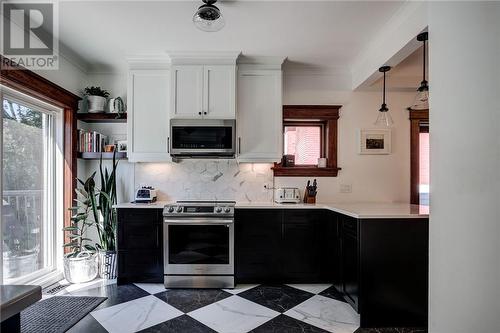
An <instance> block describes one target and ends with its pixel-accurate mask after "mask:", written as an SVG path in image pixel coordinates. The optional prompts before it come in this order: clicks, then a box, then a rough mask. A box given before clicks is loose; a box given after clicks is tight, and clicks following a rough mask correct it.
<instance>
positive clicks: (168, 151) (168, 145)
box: [167, 136, 170, 154]
mask: <svg viewBox="0 0 500 333" xmlns="http://www.w3.org/2000/svg"><path fill="white" fill-rule="evenodd" d="M167 153H169V154H170V137H169V136H167Z"/></svg>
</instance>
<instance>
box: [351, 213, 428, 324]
mask: <svg viewBox="0 0 500 333" xmlns="http://www.w3.org/2000/svg"><path fill="white" fill-rule="evenodd" d="M358 224H359V227H358V229H359V236H358V244H359V245H358V251H359V253H358V260H359V270H358V274H359V275H358V281H359V289H358V297H359V309H358V312H359V313H360V319H361V326H362V327H388V326H390V327H427V318H428V292H429V288H428V272H429V270H428V267H429V220H428V219H427V218H426V219H420V218H413V219H366V220H359V221H358Z"/></svg>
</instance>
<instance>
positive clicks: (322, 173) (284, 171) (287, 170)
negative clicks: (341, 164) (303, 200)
mask: <svg viewBox="0 0 500 333" xmlns="http://www.w3.org/2000/svg"><path fill="white" fill-rule="evenodd" d="M271 169H273V172H274V176H278V177H279V176H282V177H283V176H286V177H337V173H338V171H339V170H341V168H318V167H317V166H295V167H282V166H280V165H275V166H274V167H272V168H271Z"/></svg>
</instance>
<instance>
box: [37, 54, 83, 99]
mask: <svg viewBox="0 0 500 333" xmlns="http://www.w3.org/2000/svg"><path fill="white" fill-rule="evenodd" d="M34 72H35V73H37V74H38V75H40V76H43V77H44V78H46V79H47V80H49V81H51V82H53V83H55V84H57V85H59V86H61V87H63V88H64V89H66V90H68V91H70V92H72V93H73V94H76V95H78V96H81V95H82V91H83V88H85V83H86V82H87V73H86V72H85V70H84V69H82V68H81V67H80V66H79V65H75V64H74V63H73V62H71V61H69V60H67V59H66V58H64V57H63V56H61V57H59V69H57V70H36V71H34Z"/></svg>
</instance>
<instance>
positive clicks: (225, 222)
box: [164, 218, 234, 225]
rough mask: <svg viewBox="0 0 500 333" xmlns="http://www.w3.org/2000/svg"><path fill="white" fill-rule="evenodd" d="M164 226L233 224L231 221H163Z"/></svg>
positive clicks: (193, 219) (189, 219) (194, 219)
mask: <svg viewBox="0 0 500 333" xmlns="http://www.w3.org/2000/svg"><path fill="white" fill-rule="evenodd" d="M164 222H165V224H172V225H219V224H233V223H234V220H233V219H196V218H188V219H164Z"/></svg>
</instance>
